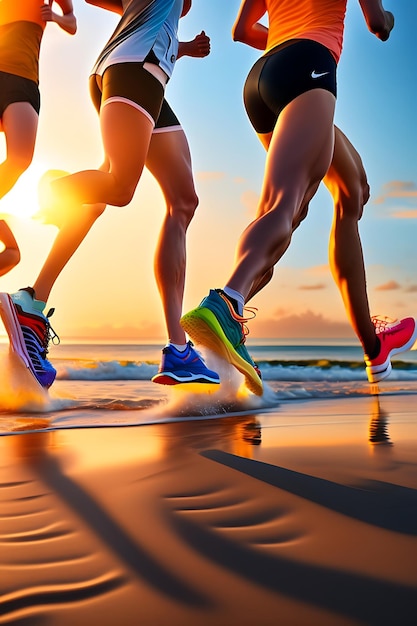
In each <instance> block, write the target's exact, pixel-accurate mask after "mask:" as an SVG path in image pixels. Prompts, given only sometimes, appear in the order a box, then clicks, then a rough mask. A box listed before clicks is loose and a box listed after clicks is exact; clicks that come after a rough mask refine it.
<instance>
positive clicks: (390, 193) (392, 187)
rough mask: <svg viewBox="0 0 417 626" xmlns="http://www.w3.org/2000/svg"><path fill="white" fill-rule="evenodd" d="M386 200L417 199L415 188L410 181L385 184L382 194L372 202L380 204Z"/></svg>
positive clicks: (393, 181)
mask: <svg viewBox="0 0 417 626" xmlns="http://www.w3.org/2000/svg"><path fill="white" fill-rule="evenodd" d="M388 198H415V199H417V186H416V184H415V183H414V182H412V181H401V180H392V181H390V182H388V183H385V185H383V187H382V193H381V195H380V196H377V197H376V198H375V199H374V200H373V203H374V204H382V203H383V202H385V200H387V199H388Z"/></svg>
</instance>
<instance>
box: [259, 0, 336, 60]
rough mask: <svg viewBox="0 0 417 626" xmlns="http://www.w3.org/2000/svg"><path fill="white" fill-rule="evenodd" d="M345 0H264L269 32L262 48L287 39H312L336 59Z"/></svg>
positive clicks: (269, 47)
mask: <svg viewBox="0 0 417 626" xmlns="http://www.w3.org/2000/svg"><path fill="white" fill-rule="evenodd" d="M346 4H347V0H265V6H266V9H267V11H268V21H269V33H268V43H267V47H266V52H269V51H270V50H272V48H275V47H276V46H278V45H279V44H282V43H284V42H285V41H289V40H290V39H312V40H313V41H317V42H318V43H321V44H322V45H323V46H326V48H328V49H329V50H330V52H331V53H332V54H333V56H334V58H335V59H336V62H338V61H339V58H340V55H341V53H342V46H343V31H344V21H345V15H346Z"/></svg>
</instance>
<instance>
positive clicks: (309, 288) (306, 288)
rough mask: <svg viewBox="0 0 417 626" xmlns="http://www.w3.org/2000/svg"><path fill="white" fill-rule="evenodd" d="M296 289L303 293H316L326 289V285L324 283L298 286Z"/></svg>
mask: <svg viewBox="0 0 417 626" xmlns="http://www.w3.org/2000/svg"><path fill="white" fill-rule="evenodd" d="M298 289H301V290H304V291H318V290H320V289H326V285H325V284H324V283H316V284H315V285H300V286H299V287H298Z"/></svg>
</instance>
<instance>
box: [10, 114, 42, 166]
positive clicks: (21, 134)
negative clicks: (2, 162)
mask: <svg viewBox="0 0 417 626" xmlns="http://www.w3.org/2000/svg"><path fill="white" fill-rule="evenodd" d="M38 120H39V118H38V114H37V113H36V111H35V109H34V108H33V107H32V105H31V104H29V103H28V102H14V103H13V104H10V105H9V106H8V107H7V109H6V110H5V112H4V113H3V118H2V127H3V132H4V136H5V139H6V146H7V156H8V158H13V157H15V156H16V157H31V156H32V154H33V151H34V148H35V141H36V134H37V129H38Z"/></svg>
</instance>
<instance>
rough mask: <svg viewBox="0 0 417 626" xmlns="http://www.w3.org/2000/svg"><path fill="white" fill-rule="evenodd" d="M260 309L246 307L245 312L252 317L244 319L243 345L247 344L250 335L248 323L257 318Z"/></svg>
mask: <svg viewBox="0 0 417 626" xmlns="http://www.w3.org/2000/svg"><path fill="white" fill-rule="evenodd" d="M257 311H258V309H257V308H256V307H254V306H245V307H244V309H243V312H244V313H246V312H249V313H250V315H249V316H248V317H246V318H242V322H241V324H242V343H245V341H246V337H247V336H248V335H249V332H250V331H249V328H248V327H247V326H246V322H249V321H250V320H253V319H254V318H255V317H256V313H257Z"/></svg>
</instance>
